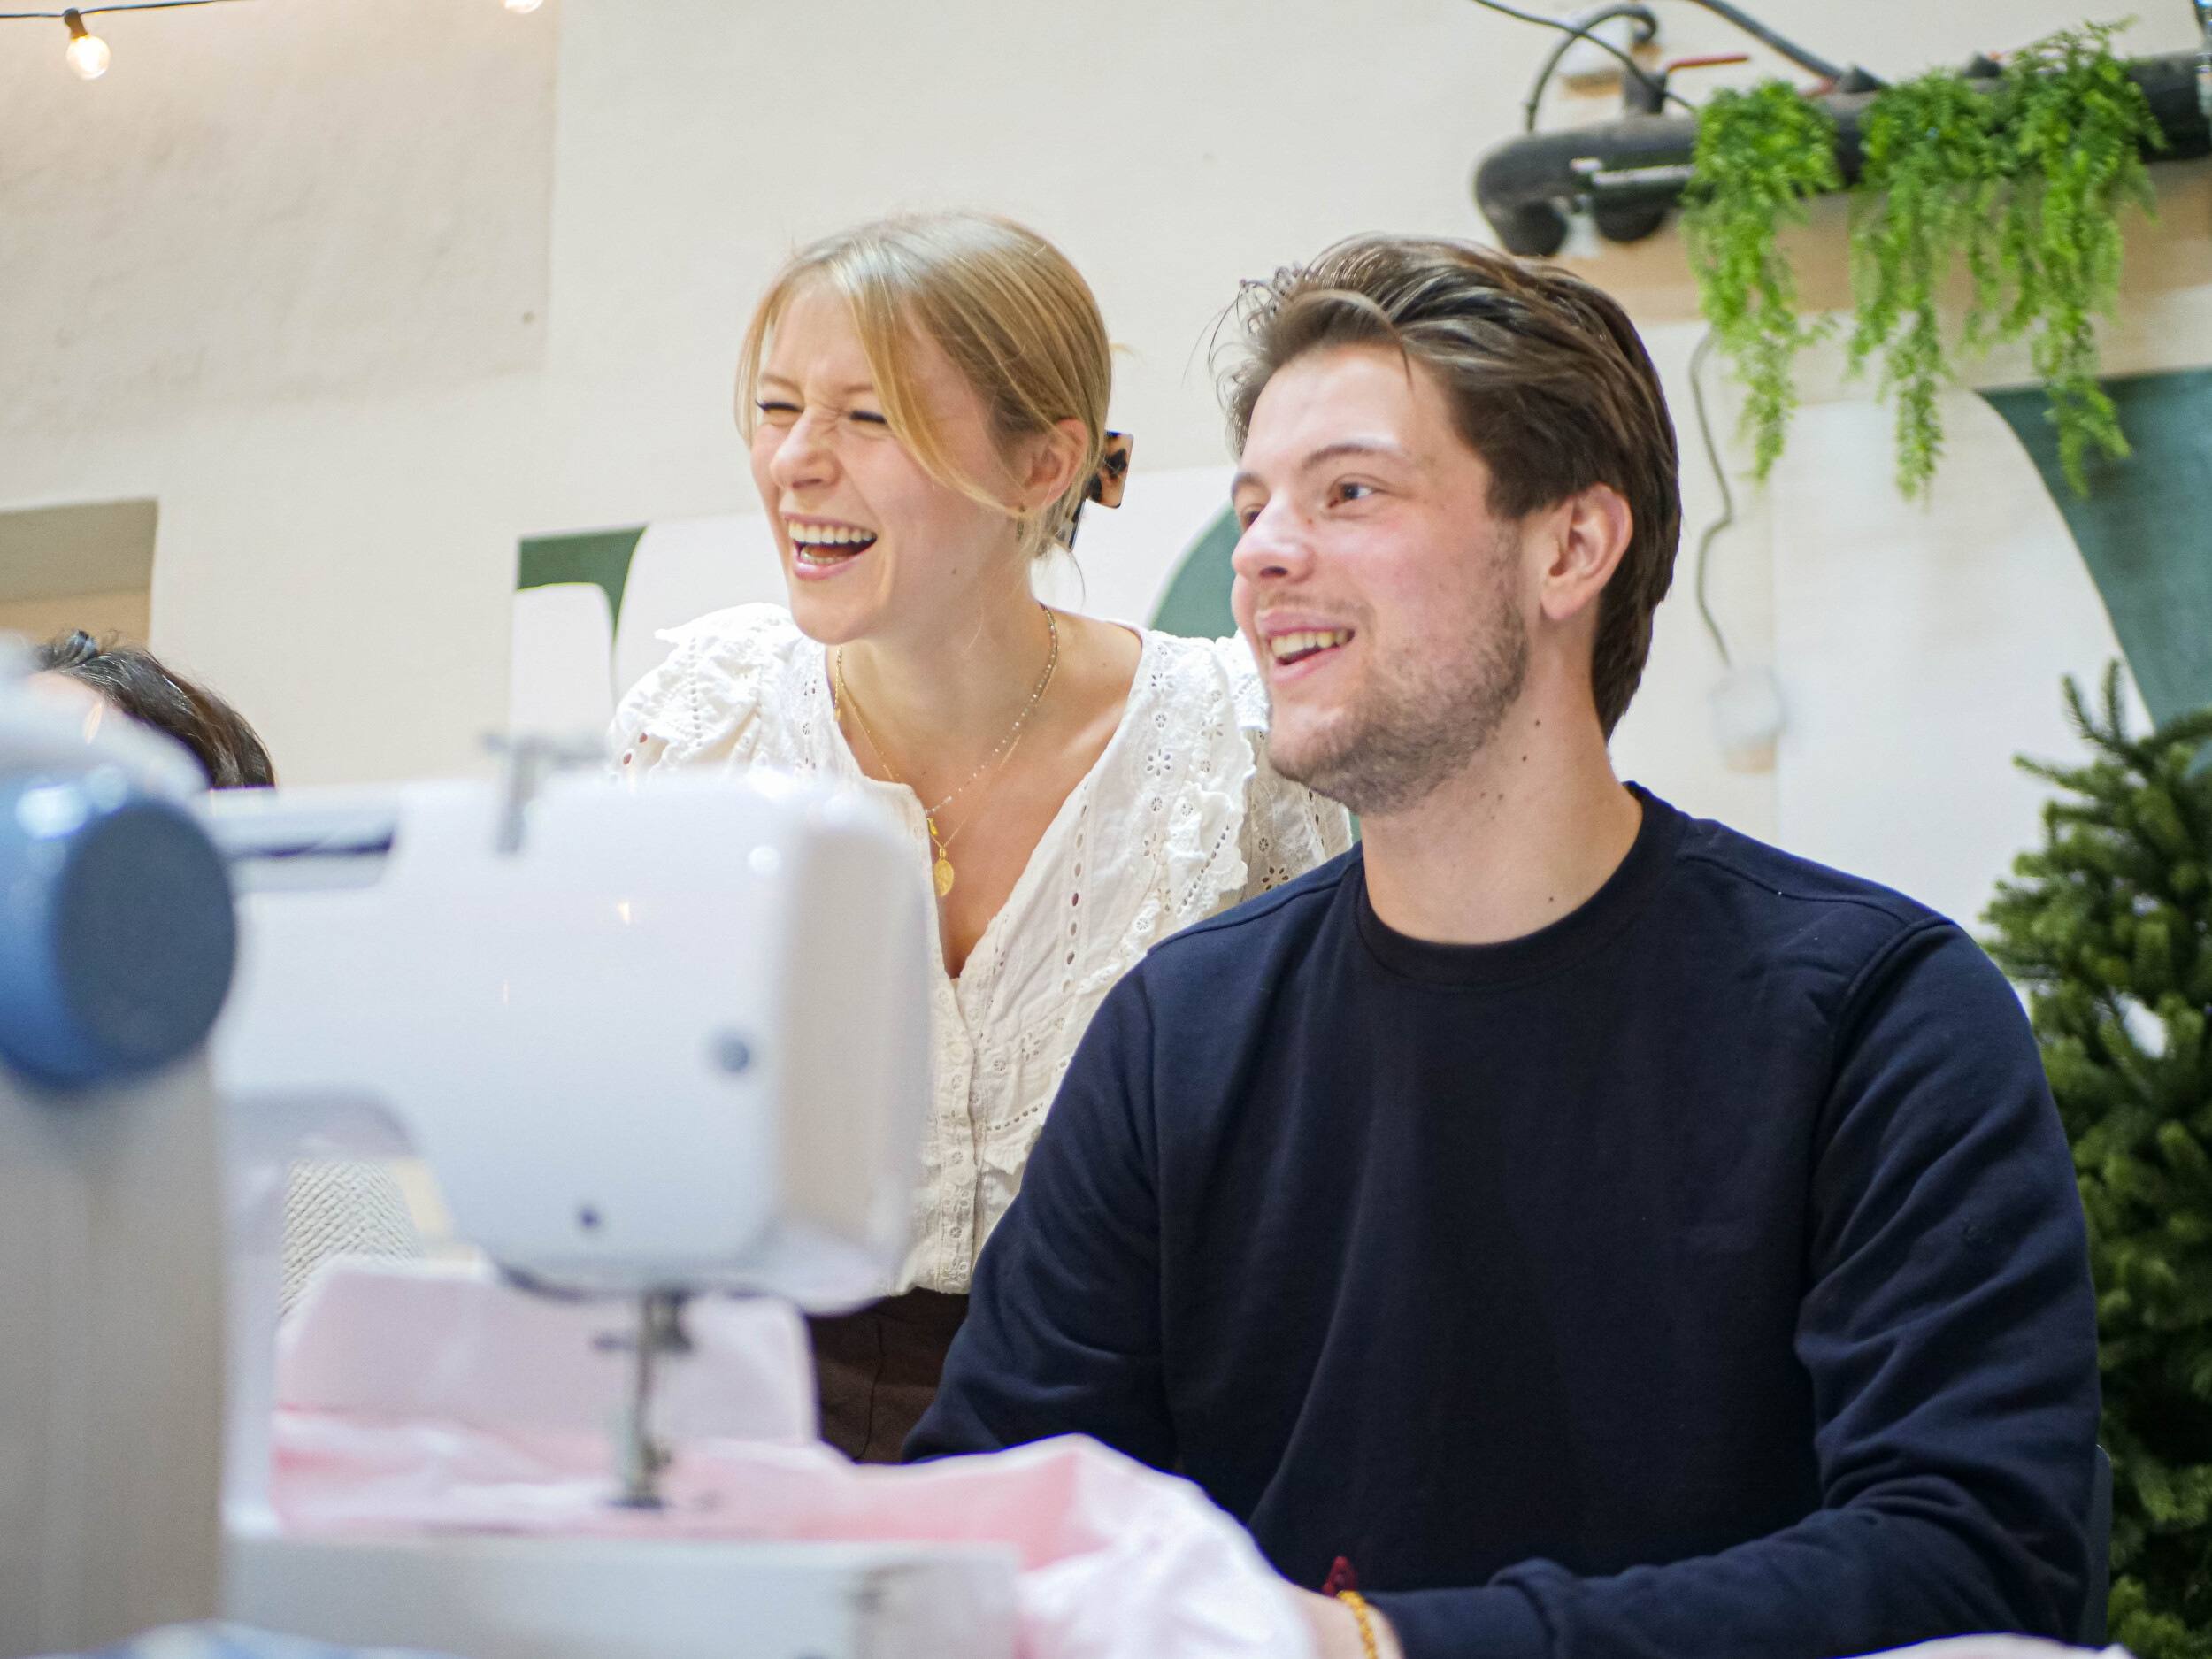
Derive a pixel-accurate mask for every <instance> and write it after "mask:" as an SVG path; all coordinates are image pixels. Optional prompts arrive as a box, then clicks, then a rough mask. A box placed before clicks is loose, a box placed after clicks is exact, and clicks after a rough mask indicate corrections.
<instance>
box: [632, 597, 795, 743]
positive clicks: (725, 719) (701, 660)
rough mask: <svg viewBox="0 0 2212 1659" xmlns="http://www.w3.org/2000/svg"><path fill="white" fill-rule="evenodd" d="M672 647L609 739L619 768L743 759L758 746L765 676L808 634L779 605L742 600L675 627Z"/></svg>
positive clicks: (668, 637)
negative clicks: (755, 603)
mask: <svg viewBox="0 0 2212 1659" xmlns="http://www.w3.org/2000/svg"><path fill="white" fill-rule="evenodd" d="M659 637H660V638H661V639H664V640H665V641H668V643H669V645H670V646H671V647H672V649H671V650H670V651H669V653H668V657H667V659H666V660H665V661H664V662H663V663H662V664H661V665H660V666H659V667H658V668H656V669H654V670H653V671H652V672H650V673H649V674H647V675H646V676H645V678H644V679H642V680H639V681H638V682H637V684H636V685H635V686H634V687H631V688H630V691H629V693H628V695H626V696H625V697H624V698H623V699H622V704H621V707H620V708H619V709H618V710H616V711H615V717H614V726H613V730H612V732H611V734H610V739H609V742H608V752H609V754H610V755H611V757H612V764H613V769H614V771H615V772H616V773H617V774H618V776H620V777H623V778H629V779H634V778H636V777H638V776H640V775H641V774H643V773H644V772H649V771H651V770H652V769H653V768H655V767H657V766H664V765H665V766H689V765H698V764H713V763H715V762H717V761H720V762H725V763H742V762H745V761H749V760H750V759H751V758H752V757H753V755H752V751H753V750H754V749H756V748H757V746H758V738H759V733H758V732H757V730H756V728H757V726H758V725H759V724H760V714H761V709H762V702H763V698H764V695H765V687H766V684H767V682H768V681H769V680H771V679H772V678H773V677H774V676H775V675H776V674H778V673H779V672H780V671H781V670H782V669H783V667H784V666H785V665H786V664H788V662H789V660H790V658H791V657H792V654H793V652H794V650H795V649H796V648H797V647H798V645H799V643H800V641H802V640H803V638H804V637H805V636H804V635H803V634H800V632H799V630H798V627H797V626H796V625H795V624H794V623H793V622H792V620H791V618H790V615H789V613H788V612H787V611H784V610H783V609H782V608H781V607H780V606H777V605H738V606H735V607H733V608H732V609H730V610H728V611H715V612H714V613H713V614H711V615H710V616H704V617H701V618H699V619H698V620H697V621H695V622H687V623H686V624H685V625H684V626H682V627H680V628H670V629H668V630H666V631H665V632H664V633H662V634H660V635H659Z"/></svg>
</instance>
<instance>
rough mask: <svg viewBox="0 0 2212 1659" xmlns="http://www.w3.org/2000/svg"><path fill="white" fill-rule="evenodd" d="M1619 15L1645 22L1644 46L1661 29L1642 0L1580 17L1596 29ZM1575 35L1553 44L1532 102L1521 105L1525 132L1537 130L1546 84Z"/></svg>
mask: <svg viewBox="0 0 2212 1659" xmlns="http://www.w3.org/2000/svg"><path fill="white" fill-rule="evenodd" d="M1615 18H1633V19H1635V20H1636V21H1637V22H1639V23H1640V24H1642V25H1643V26H1644V27H1643V33H1642V34H1641V35H1640V36H1639V37H1638V38H1637V42H1636V44H1638V45H1642V44H1643V43H1644V42H1646V41H1648V40H1651V39H1652V38H1653V37H1655V35H1657V34H1658V33H1659V19H1657V18H1655V17H1654V16H1652V14H1651V8H1650V7H1649V6H1647V5H1645V4H1642V0H1621V4H1617V5H1609V6H1607V7H1606V8H1604V10H1602V11H1601V12H1592V13H1590V14H1589V15H1587V16H1586V17H1581V18H1578V19H1576V21H1577V22H1578V23H1580V24H1581V25H1582V27H1584V28H1586V29H1594V28H1595V27H1598V25H1599V24H1601V23H1609V22H1611V21H1612V20H1613V19H1615ZM1575 39H1576V37H1575V36H1574V35H1568V36H1567V37H1566V38H1565V39H1563V40H1562V41H1561V42H1559V44H1558V45H1556V46H1555V47H1553V48H1552V49H1551V56H1550V57H1548V58H1546V59H1544V66H1543V67H1542V68H1541V69H1540V70H1538V71H1537V72H1536V84H1535V85H1534V86H1532V87H1531V88H1529V89H1528V102H1527V103H1526V104H1523V105H1522V106H1521V115H1522V120H1521V130H1522V131H1523V132H1525V133H1532V132H1534V131H1535V130H1536V108H1537V105H1539V104H1541V103H1542V102H1543V101H1544V88H1546V87H1548V86H1549V85H1551V78H1552V76H1553V75H1555V74H1556V73H1558V70H1559V60H1560V59H1561V58H1564V57H1565V56H1566V55H1567V53H1568V52H1569V51H1570V50H1572V48H1573V46H1574V43H1575Z"/></svg>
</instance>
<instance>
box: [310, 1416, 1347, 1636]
mask: <svg viewBox="0 0 2212 1659" xmlns="http://www.w3.org/2000/svg"><path fill="white" fill-rule="evenodd" d="M275 1453H276V1461H275V1468H274V1471H273V1490H272V1496H273V1500H274V1502H275V1505H276V1509H277V1512H278V1514H279V1515H280V1517H282V1520H283V1524H284V1525H285V1526H286V1528H287V1529H288V1531H291V1532H296V1533H308V1534H311V1533H331V1532H508V1533H512V1532H525V1533H527V1532H546V1533H558V1534H565V1535H576V1534H596V1535H606V1536H616V1537H637V1536H648V1535H649V1536H656V1537H669V1538H756V1539H784V1540H790V1539H807V1540H929V1541H935V1542H948V1543H975V1544H999V1545H1005V1546H1009V1547H1010V1548H1012V1549H1013V1550H1014V1551H1015V1552H1016V1554H1017V1555H1018V1560H1019V1563H1020V1571H1019V1574H1018V1578H1017V1580H1016V1596H1017V1605H1018V1615H1019V1620H1020V1640H1021V1653H1022V1655H1023V1656H1024V1659H1262V1656H1263V1655H1266V1656H1267V1659H1308V1656H1309V1655H1310V1654H1311V1652H1312V1647H1311V1644H1310V1639H1309V1637H1308V1635H1307V1633H1306V1630H1305V1626H1304V1623H1303V1620H1302V1618H1301V1617H1300V1615H1299V1613H1298V1610H1297V1609H1296V1607H1295V1605H1294V1602H1293V1601H1292V1600H1291V1597H1290V1594H1289V1592H1288V1587H1287V1586H1285V1585H1284V1584H1283V1582H1282V1581H1281V1580H1280V1579H1279V1578H1277V1577H1276V1575H1275V1574H1274V1573H1273V1572H1272V1571H1271V1570H1270V1569H1269V1568H1268V1566H1267V1563H1265V1562H1264V1561H1263V1559H1262V1558H1261V1556H1260V1554H1259V1552H1258V1550H1257V1549H1256V1548H1255V1547H1254V1545H1253V1543H1252V1541H1251V1540H1250V1538H1249V1537H1248V1535H1247V1534H1246V1533H1245V1532H1244V1530H1243V1529H1242V1528H1241V1527H1240V1526H1238V1525H1236V1523H1235V1522H1233V1521H1232V1520H1231V1519H1230V1518H1229V1517H1227V1516H1225V1515H1224V1514H1222V1513H1221V1511H1220V1510H1218V1509H1216V1508H1214V1506H1213V1505H1212V1504H1211V1503H1210V1502H1208V1501H1207V1499H1206V1498H1205V1496H1204V1494H1202V1493H1201V1492H1200V1491H1199V1490H1198V1489H1197V1488H1196V1487H1195V1486H1191V1485H1190V1484H1189V1483H1188V1482H1187V1481H1182V1480H1177V1479H1171V1478H1169V1477H1167V1476H1164V1475H1161V1474H1158V1473H1156V1472H1155V1471H1151V1470H1148V1469H1146V1468H1144V1467H1143V1466H1142V1465H1141V1464H1139V1463H1133V1462H1132V1461H1130V1460H1129V1459H1127V1458H1125V1457H1123V1456H1121V1455H1118V1454H1117V1453H1114V1452H1110V1451H1108V1450H1107V1449H1106V1448H1103V1447H1102V1446H1099V1445H1098V1444H1097V1443H1096V1442H1094V1441H1091V1440H1083V1439H1080V1438H1076V1437H1069V1438H1066V1439H1062V1440H1048V1441H1044V1442H1042V1443H1041V1444H1039V1445H1036V1446H1029V1447H1023V1448H1019V1449H1018V1450H1015V1451H1010V1452H1002V1453H999V1454H997V1455H993V1456H987V1457H962V1458H950V1459H948V1460H946V1461H944V1462H942V1463H928V1464H923V1465H919V1466H917V1467H913V1468H907V1469H887V1468H875V1467H861V1466H857V1465H855V1464H852V1463H847V1462H846V1461H845V1460H844V1459H843V1458H841V1457H840V1456H839V1455H837V1454H836V1453H835V1452H833V1451H832V1450H830V1449H829V1448H827V1447H824V1446H820V1445H789V1444H781V1445H779V1444H773V1443H770V1442H764V1441H755V1440H694V1441H690V1442H687V1443H684V1444H682V1445H680V1447H679V1448H678V1449H677V1453H676V1458H675V1462H674V1463H673V1464H672V1467H671V1468H670V1470H669V1471H668V1474H667V1476H666V1479H665V1481H664V1489H665V1491H666V1493H667V1494H668V1497H669V1500H670V1502H669V1507H668V1508H667V1509H665V1510H664V1511H662V1512H660V1513H658V1514H640V1513H638V1512H636V1511H634V1510H626V1509H613V1508H611V1507H610V1506H609V1505H608V1503H607V1494H608V1492H609V1490H610V1479H611V1477H610V1472H609V1468H608V1458H607V1451H606V1446H605V1442H604V1441H603V1440H602V1439H601V1438H600V1437H598V1436H595V1435H588V1434H582V1433H577V1432H526V1431H522V1430H510V1431H507V1432H501V1433H495V1432H490V1431H488V1430H485V1429H481V1428H475V1427H470V1426H467V1425H461V1424H457V1423H453V1422H440V1421H434V1420H426V1419H405V1418H397V1417H373V1416H368V1415H364V1414H359V1413H345V1412H334V1411H314V1410H302V1409H280V1411H279V1412H278V1414H277V1421H276V1432H275Z"/></svg>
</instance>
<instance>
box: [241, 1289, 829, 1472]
mask: <svg viewBox="0 0 2212 1659" xmlns="http://www.w3.org/2000/svg"><path fill="white" fill-rule="evenodd" d="M635 1317H636V1316H635V1315H634V1313H632V1311H631V1310H630V1309H629V1307H628V1306H627V1304H626V1303H622V1302H556V1301H552V1300H549V1299H548V1298H546V1297H544V1296H533V1295H529V1294H526V1293H525V1292H523V1291H519V1290H516V1289H514V1288H513V1287H512V1286H508V1285H503V1284H501V1283H500V1282H499V1281H498V1280H496V1279H493V1278H491V1277H490V1276H489V1273H488V1270H483V1269H473V1268H466V1267H454V1266H449V1265H446V1264H443V1263H434V1262H396V1261H383V1260H366V1259H358V1258H346V1257H340V1258H337V1259H335V1260H332V1261H328V1262H326V1263H324V1264H323V1266H322V1268H321V1270H320V1271H319V1272H318V1273H317V1274H316V1276H315V1278H314V1279H313V1280H312V1281H311V1283H310V1285H309V1286H308V1288H307V1290H306V1292H305V1293H304V1294H303V1295H302V1296H301V1298H300V1300H299V1302H298V1305H297V1306H296V1307H295V1308H294V1309H293V1310H292V1312H291V1314H290V1316H289V1317H288V1318H287V1319H286V1320H285V1322H284V1325H283V1327H282V1329H281V1331H280V1333H279V1335H278V1338H277V1354H276V1365H277V1372H276V1401H277V1404H278V1405H280V1406H295V1407H300V1408H303V1409H311V1410H319V1411H356V1412H365V1413H369V1414H371V1415H378V1416H383V1417H403V1418H411V1419H421V1418H434V1419H438V1420H442V1421H451V1422H457V1423H469V1424H473V1425H476V1426H478V1427H480V1428H486V1429H492V1430H495V1431H497V1432H502V1433H507V1432H514V1431H517V1430H525V1431H529V1432H539V1431H544V1430H554V1431H560V1430H573V1431H578V1432H587V1433H597V1432H600V1431H602V1430H603V1428H604V1427H605V1425H607V1424H608V1423H609V1422H611V1421H612V1420H613V1417H614V1415H615V1412H616V1411H617V1409H619V1407H620V1406H621V1404H622V1402H623V1401H624V1399H625V1398H626V1387H627V1384H628V1378H629V1372H630V1356H629V1354H628V1352H627V1350H626V1348H624V1347H623V1346H622V1342H623V1340H625V1339H626V1338H627V1337H628V1336H630V1334H631V1333H632V1332H633V1330H634V1319H635ZM684 1328H685V1331H686V1332H687V1334H688V1335H689V1336H690V1338H691V1344H692V1347H691V1352H690V1353H689V1354H687V1355H686V1356H684V1357H683V1358H682V1359H681V1360H680V1361H673V1362H671V1363H668V1364H666V1365H664V1367H663V1368H662V1372H661V1379H660V1386H659V1389H658V1391H657V1395H656V1398H655V1401H654V1412H655V1422H656V1424H657V1426H658V1427H659V1428H660V1430H661V1432H664V1433H665V1434H666V1435H668V1436H669V1437H670V1438H671V1439H673V1440H693V1439H702V1438H710V1437H715V1436H732V1437H736V1438H739V1439H743V1440H812V1439H814V1437H815V1428H816V1421H815V1404H814V1367H813V1361H812V1359H811V1357H810V1354H809V1351H808V1347H807V1334H806V1322H805V1321H804V1320H803V1319H802V1318H800V1317H799V1314H798V1311H797V1310H795V1308H793V1307H792V1306H791V1305H790V1304H789V1303H788V1302H775V1301H771V1300H769V1299H767V1298H764V1297H762V1298H754V1299H750V1300H746V1301H733V1300H731V1299H729V1298H726V1297H710V1296H702V1297H700V1298H698V1299H697V1300H696V1301H695V1302H692V1303H690V1304H689V1305H688V1306H687V1308H686V1309H685V1310H684ZM609 1339H612V1340H611V1341H610V1340H609Z"/></svg>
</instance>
